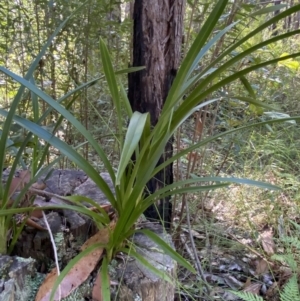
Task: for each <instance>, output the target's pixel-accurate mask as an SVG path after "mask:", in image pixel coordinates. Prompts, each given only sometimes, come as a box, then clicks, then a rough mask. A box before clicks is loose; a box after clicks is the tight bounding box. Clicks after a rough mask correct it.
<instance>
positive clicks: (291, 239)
mask: <svg viewBox="0 0 300 301" xmlns="http://www.w3.org/2000/svg"><path fill="white" fill-rule="evenodd" d="M280 240H281V241H282V242H284V243H285V244H289V245H292V246H293V247H295V248H297V249H298V250H300V240H299V239H298V237H296V236H283V237H282V238H281V239H280Z"/></svg>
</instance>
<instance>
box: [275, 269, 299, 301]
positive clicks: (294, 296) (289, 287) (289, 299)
mask: <svg viewBox="0 0 300 301" xmlns="http://www.w3.org/2000/svg"><path fill="white" fill-rule="evenodd" d="M296 300H300V293H299V287H298V281H297V275H296V274H294V275H293V276H292V277H291V278H290V280H289V281H288V282H287V284H286V285H285V286H284V289H283V291H282V293H280V301H296Z"/></svg>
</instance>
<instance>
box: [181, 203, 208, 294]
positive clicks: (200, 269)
mask: <svg viewBox="0 0 300 301" xmlns="http://www.w3.org/2000/svg"><path fill="white" fill-rule="evenodd" d="M185 208H186V220H187V225H188V229H189V236H190V241H191V246H192V250H193V252H194V257H195V260H196V267H197V271H198V274H199V275H200V277H201V278H202V280H203V283H204V285H205V287H206V289H207V295H210V287H209V285H208V284H207V282H206V280H205V275H204V272H203V269H202V266H201V262H200V260H199V257H198V254H197V249H196V246H195V241H194V237H193V234H192V229H191V221H190V211H189V205H188V202H186V204H185Z"/></svg>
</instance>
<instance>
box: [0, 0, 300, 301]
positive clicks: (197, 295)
mask: <svg viewBox="0 0 300 301" xmlns="http://www.w3.org/2000/svg"><path fill="white" fill-rule="evenodd" d="M217 2H218V1H217V0H188V1H187V2H186V7H185V13H184V39H183V41H182V60H183V59H184V58H185V57H186V56H187V55H188V50H189V49H190V47H191V45H192V43H193V41H194V40H195V39H196V37H197V35H198V33H199V31H200V30H201V28H202V27H203V25H204V24H205V21H206V20H207V18H208V17H209V15H210V13H211V12H212V11H213V8H214V7H215V5H216V4H217ZM297 4H300V2H299V1H297V0H286V1H263V0H260V1H259V0H232V1H228V4H227V5H226V8H225V10H224V12H223V13H222V15H221V17H220V18H219V21H218V22H217V24H216V26H215V28H214V31H213V32H212V35H214V34H217V33H218V32H220V31H222V30H224V28H226V27H227V26H229V25H230V24H232V23H233V22H237V23H236V25H235V26H234V27H233V28H232V29H231V30H228V32H227V33H226V35H224V36H222V37H221V38H220V39H219V40H218V41H217V42H216V43H215V44H214V45H213V47H211V48H210V49H209V50H208V51H207V52H206V54H205V56H204V58H202V60H201V62H200V63H199V64H198V65H197V67H196V68H195V69H194V71H193V74H194V75H195V76H197V74H200V73H201V71H202V70H203V69H204V68H205V67H206V65H208V64H209V63H210V62H213V60H214V59H215V58H217V57H219V56H220V55H221V54H222V53H223V52H224V51H226V50H227V49H228V48H229V47H230V46H231V45H232V44H234V43H235V42H236V41H237V40H239V39H242V38H243V37H245V36H246V35H247V34H249V33H250V32H252V31H253V30H254V29H255V28H257V27H259V26H260V25H261V24H263V23H264V22H266V21H268V20H269V19H270V18H272V17H274V16H277V15H279V14H280V13H282V12H284V11H285V10H287V9H289V8H291V7H293V6H295V5H297ZM78 8H80V13H76V14H74V15H73V16H72V21H70V22H68V23H67V24H66V25H65V26H64V28H63V29H62V30H61V31H60V33H59V34H57V36H56V38H55V39H54V40H53V41H52V43H51V44H50V46H49V48H48V50H47V51H46V53H45V55H43V57H42V58H41V59H40V60H39V62H38V66H37V68H36V69H35V71H34V73H33V77H32V79H31V81H32V82H33V83H34V84H35V85H36V86H37V87H39V88H40V89H41V90H42V91H44V92H45V93H47V94H48V95H50V96H51V97H52V98H53V99H54V100H58V99H60V98H61V97H63V96H64V95H66V94H67V93H68V92H70V91H71V90H73V89H76V88H77V87H79V86H80V85H82V84H84V83H87V82H90V81H93V80H94V79H98V78H100V80H97V81H95V82H93V83H92V84H91V85H90V86H88V87H85V88H84V89H82V91H81V93H80V94H78V95H77V94H76V95H75V94H74V95H72V96H71V98H72V97H73V98H74V99H72V103H71V104H70V106H69V107H68V110H69V111H70V112H71V113H72V114H73V115H74V116H75V117H76V119H78V120H79V121H80V122H81V123H82V124H83V125H84V127H85V128H86V129H87V130H88V132H89V133H90V134H91V135H92V136H93V138H94V139H95V140H96V141H97V142H98V143H99V144H100V145H101V146H102V147H103V150H104V151H105V153H106V154H107V157H108V160H109V161H110V163H111V164H112V166H113V168H114V170H117V169H118V166H119V163H120V156H121V152H122V150H121V149H120V144H119V139H118V134H119V126H120V124H119V120H118V117H117V116H118V114H119V112H118V111H117V110H118V109H117V108H116V106H115V103H114V101H113V99H112V95H111V91H110V90H109V86H108V82H107V78H105V77H104V73H105V70H104V66H103V59H101V57H102V58H103V52H102V53H101V47H99V40H100V38H102V40H103V41H104V44H106V47H107V49H108V51H109V54H110V58H111V61H112V66H113V69H114V70H122V69H127V68H129V67H130V66H132V62H133V50H132V44H133V41H132V36H133V23H132V19H131V16H132V12H133V3H132V2H130V1H114V0H110V1H107V0H90V1H89V2H88V5H84V6H82V1H73V0H69V1H65V0H57V1H46V0H45V1H44V0H41V1H39V0H36V1H27V0H23V1H19V0H15V1H1V3H0V16H1V17H0V27H1V28H0V31H1V36H0V65H1V66H3V67H5V68H6V69H8V70H10V71H12V72H14V73H16V74H18V75H20V76H21V77H25V76H26V73H27V71H28V68H29V66H30V64H31V62H32V61H33V60H35V58H36V57H37V56H38V54H39V53H40V52H41V51H42V48H43V45H44V44H45V42H46V41H47V39H49V37H50V36H51V35H52V34H53V32H54V31H55V30H56V29H57V28H58V26H59V25H60V24H61V23H62V22H63V21H64V20H66V19H67V18H68V17H69V16H70V15H71V14H72V13H73V12H74V10H76V9H78ZM259 10H260V11H261V13H259V14H255V12H256V11H259ZM299 27H300V11H298V12H295V13H294V14H291V15H289V16H287V17H285V18H282V19H281V20H279V21H278V22H276V23H274V24H272V25H270V26H268V27H267V28H266V29H265V30H262V31H260V32H259V33H258V34H256V35H255V36H253V37H251V38H250V39H248V40H247V41H246V42H245V43H243V44H242V45H240V46H239V51H241V52H242V51H246V50H247V49H250V48H251V47H252V46H253V45H256V44H259V43H261V42H263V41H265V40H267V39H270V38H272V37H276V36H279V35H281V34H285V33H288V32H292V31H296V30H299ZM299 33H300V32H299ZM299 33H298V34H294V35H292V36H290V37H288V38H285V39H282V40H278V41H276V42H274V43H270V44H267V45H265V46H264V47H261V48H259V49H258V50H256V51H255V52H253V53H251V54H249V55H247V56H246V57H244V58H243V59H242V60H240V61H239V64H236V65H234V66H233V67H232V69H230V70H229V71H226V72H228V73H227V74H223V75H222V76H223V77H221V76H220V77H219V78H214V81H213V82H211V83H210V84H211V85H213V84H216V83H217V82H218V81H221V79H223V78H225V77H226V76H229V74H231V73H234V72H238V71H240V70H243V69H244V68H247V67H251V66H253V65H256V64H260V63H262V62H264V61H267V60H272V59H276V58H280V57H284V56H287V55H290V54H293V53H297V52H299V51H300V40H299ZM238 54H239V53H238V52H236V53H234V52H232V53H231V54H230V56H231V57H234V56H237V55H238ZM223 64H224V60H221V61H219V62H218V63H217V65H216V66H214V68H218V67H220V66H222V65H223ZM119 78H120V81H121V83H122V84H123V86H124V88H125V90H126V91H125V92H127V88H128V77H127V74H126V73H125V72H124V73H122V74H121V75H120V77H119ZM299 79H300V74H299V59H298V58H297V57H296V58H289V59H286V60H281V61H279V62H276V63H275V64H272V65H267V66H265V67H263V68H259V69H256V70H253V71H252V72H250V73H248V74H247V78H244V77H241V78H240V79H239V80H236V81H233V82H230V83H228V84H227V85H225V86H223V87H222V88H220V89H218V90H216V91H214V93H213V94H211V95H209V96H208V97H207V98H205V101H208V103H207V105H206V106H204V107H202V108H201V109H199V110H196V111H195V112H194V114H193V115H192V116H191V117H189V118H188V119H187V120H186V121H185V122H184V123H183V124H182V125H181V126H180V127H179V128H178V129H177V130H176V133H175V136H174V143H173V147H174V154H176V153H178V152H180V151H181V150H183V149H186V148H187V147H190V146H192V145H194V144H196V143H200V142H201V141H202V140H204V139H207V138H209V137H213V136H215V135H218V134H222V133H225V132H227V131H228V132H229V133H228V134H226V135H220V137H217V138H216V139H212V140H211V141H209V143H206V144H205V145H203V146H202V147H199V148H196V149H195V150H193V151H191V152H189V153H187V154H186V155H185V156H183V157H180V158H178V159H177V160H176V161H175V162H174V165H173V172H174V181H175V180H176V181H180V180H183V179H189V178H193V177H234V178H243V179H245V178H246V179H251V180H257V181H262V182H267V183H270V184H273V185H276V186H279V187H280V188H282V189H281V190H267V189H264V188H265V187H264V186H262V188H263V189H262V188H261V187H253V186H247V185H239V184H232V185H230V186H229V187H225V188H220V189H217V190H206V191H202V192H201V191H200V192H193V193H187V194H182V195H175V196H173V198H172V202H173V212H172V217H173V219H172V225H171V233H172V234H173V238H174V242H175V246H176V249H177V251H178V252H179V253H180V254H181V255H183V257H184V258H185V259H186V260H187V261H189V262H191V264H192V265H194V264H195V262H196V261H197V260H196V259H195V257H198V258H199V259H200V261H201V267H200V271H199V266H198V267H196V270H197V272H198V273H199V274H201V275H198V277H195V276H194V275H193V274H192V273H190V272H189V271H188V270H187V269H185V268H182V269H180V271H179V274H178V283H177V292H176V298H177V299H178V300H217V297H216V296H217V295H218V294H219V291H218V289H219V287H226V289H231V290H234V291H236V290H237V289H240V290H242V291H244V294H243V293H240V295H239V297H240V298H242V299H243V300H300V294H299V286H298V284H297V279H299V274H298V270H299V260H300V256H299V250H300V242H299V240H298V239H297V238H298V237H299V229H300V226H299V225H298V222H299V202H300V194H299V168H300V150H299V147H300V141H299V132H298V131H299V125H298V121H295V120H292V119H287V120H285V121H282V122H276V123H270V124H262V125H260V126H255V127H251V126H250V125H251V124H254V123H259V122H264V121H272V120H275V119H278V118H289V117H292V116H300V105H299V97H300V92H299V91H300V81H299ZM18 88H19V83H17V82H15V81H14V80H13V79H12V78H11V77H9V76H6V75H5V74H4V73H0V107H1V109H4V110H7V111H9V109H10V107H11V104H12V100H13V99H14V97H16V95H17V92H18ZM192 92H193V88H192V87H191V88H190V89H189V91H186V93H185V95H184V96H183V99H185V98H186V97H188V95H189V93H192ZM237 95H238V97H237ZM249 97H251V98H255V100H256V101H257V104H258V103H260V104H263V105H264V107H262V106H259V105H256V104H255V102H252V103H250V104H249V103H248V102H247V99H249ZM210 99H217V101H214V102H213V103H211V104H210V103H209V100H210ZM245 100H246V101H245ZM183 101H184V100H183ZM38 103H39V106H38V109H37V110H38V111H39V115H42V114H43V113H45V112H47V109H48V106H47V104H46V103H45V102H43V101H39V102H38ZM123 113H124V118H123V120H122V127H123V129H124V131H125V129H126V128H127V126H128V122H129V121H128V118H127V116H126V112H125V109H124V112H123ZM16 114H17V115H20V116H21V117H23V118H26V119H28V120H31V121H35V120H36V115H35V114H36V109H34V108H33V107H32V93H30V91H29V90H28V91H27V90H25V93H23V94H22V98H21V101H20V102H19V104H18V106H17V107H16ZM58 120H60V114H59V113H58V112H57V111H52V112H51V114H49V115H47V117H46V118H45V119H44V120H43V121H42V128H43V129H45V130H47V131H49V132H50V133H52V132H53V131H55V132H56V136H57V137H58V138H59V139H61V140H63V141H64V142H66V143H67V144H68V145H70V146H73V147H74V148H76V151H77V152H78V153H80V154H81V155H82V156H83V157H84V158H85V159H87V160H88V161H89V162H90V164H91V165H92V166H93V167H94V168H95V169H96V170H97V171H98V172H102V171H106V167H105V163H104V162H103V160H101V159H100V158H99V155H98V153H97V152H96V151H95V149H94V148H93V147H91V145H90V144H89V143H87V141H86V137H85V136H84V135H82V133H80V131H78V130H77V129H76V128H75V127H74V126H73V125H72V123H71V122H69V120H67V119H66V118H65V119H63V120H60V123H59V127H57V122H58ZM4 121H5V118H2V119H1V125H3V124H4ZM238 128H241V129H240V130H238V131H232V130H235V129H238ZM2 129H3V128H2ZM230 131H232V132H230ZM1 133H2V131H1ZM27 135H28V131H27V130H25V129H24V128H23V127H22V126H20V125H18V124H17V123H12V125H11V126H10V128H9V137H8V142H7V148H6V153H5V158H4V164H3V167H5V168H11V166H12V164H13V163H14V162H15V159H16V156H17V151H18V148H19V147H20V146H21V145H22V143H23V142H24V141H25V140H26V139H28V136H27ZM34 141H35V140H32V141H30V143H27V144H26V148H24V152H22V158H21V159H22V163H21V166H22V167H25V166H31V165H32V164H33V165H34V164H36V163H35V161H34V160H35V159H36V158H37V157H39V155H37V153H36V152H37V148H36V146H35V144H34V143H35V142H34ZM60 155H61V152H60V151H59V150H58V149H57V148H55V147H50V148H49V149H47V153H46V154H45V158H44V159H45V164H46V163H47V164H50V163H51V162H54V161H55V160H57V161H55V165H54V166H55V167H56V168H62V169H75V168H77V167H78V166H77V165H76V164H75V163H74V161H72V160H70V159H68V158H67V157H61V156H60ZM19 159H20V158H19ZM36 167H37V166H36ZM217 182H218V181H217ZM218 183H220V182H218ZM0 226H1V225H0ZM245 250H246V252H245ZM245 253H247V254H245ZM250 254H251V255H250ZM248 255H249V256H248ZM253 255H255V256H256V258H255V259H253V257H252V256H253ZM278 262H281V264H282V265H283V266H284V267H285V269H284V270H283V269H282V267H280V265H281V264H279V263H278ZM244 266H247V268H245V269H247V273H246V272H245V270H244ZM297 269H298V270H297ZM224 270H226V273H225V272H224ZM249 271H250V272H249ZM222 273H223V274H222ZM208 278H209V280H208ZM289 281H290V282H289ZM291 281H292V282H291ZM207 283H209V286H210V288H209V289H208V288H206V286H207ZM298 283H299V281H298ZM286 287H288V288H286ZM206 289H207V290H206ZM204 292H206V294H207V295H206V296H205V297H203V294H204ZM279 292H281V293H279ZM291 292H292V293H291ZM248 293H249V294H248ZM250 293H253V294H256V297H255V296H253V295H252V294H250ZM289 293H290V294H291V295H290V296H293V297H292V299H289V297H288V296H289V295H288V294H289ZM229 294H230V293H228V295H226V296H224V295H223V297H222V298H223V299H222V300H238V299H234V295H233V294H230V297H229ZM259 296H260V297H259ZM295 296H296V297H295ZM298 297H299V299H297V298H298ZM230 298H231V299H230ZM260 298H263V299H260ZM177 299H176V300H177Z"/></svg>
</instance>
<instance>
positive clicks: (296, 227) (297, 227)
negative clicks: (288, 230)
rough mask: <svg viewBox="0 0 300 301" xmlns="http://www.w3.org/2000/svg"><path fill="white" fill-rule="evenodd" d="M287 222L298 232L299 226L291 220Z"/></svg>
mask: <svg viewBox="0 0 300 301" xmlns="http://www.w3.org/2000/svg"><path fill="white" fill-rule="evenodd" d="M289 222H290V223H291V224H292V225H293V226H294V227H295V229H297V230H298V231H299V232H300V225H298V224H297V223H295V222H294V221H292V220H289Z"/></svg>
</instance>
